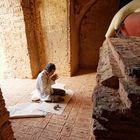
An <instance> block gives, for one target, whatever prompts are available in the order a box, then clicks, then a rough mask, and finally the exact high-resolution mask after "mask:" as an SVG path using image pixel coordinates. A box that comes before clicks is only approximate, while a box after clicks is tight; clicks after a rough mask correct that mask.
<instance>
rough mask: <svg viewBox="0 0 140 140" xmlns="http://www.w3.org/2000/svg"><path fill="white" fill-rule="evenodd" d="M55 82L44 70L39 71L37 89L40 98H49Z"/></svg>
mask: <svg viewBox="0 0 140 140" xmlns="http://www.w3.org/2000/svg"><path fill="white" fill-rule="evenodd" d="M53 84H55V82H54V81H53V80H51V78H50V77H49V76H48V75H47V72H46V71H45V70H43V71H42V72H40V73H39V75H38V76H37V79H36V89H37V92H38V94H39V97H40V100H48V99H49V96H50V95H51V94H52V93H53V89H52V87H51V86H52V85H53Z"/></svg>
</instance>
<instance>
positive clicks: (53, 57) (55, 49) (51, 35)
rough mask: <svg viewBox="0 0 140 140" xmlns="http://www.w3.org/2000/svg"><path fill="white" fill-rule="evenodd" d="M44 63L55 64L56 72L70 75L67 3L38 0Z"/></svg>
mask: <svg viewBox="0 0 140 140" xmlns="http://www.w3.org/2000/svg"><path fill="white" fill-rule="evenodd" d="M39 2H40V3H39ZM38 3H39V5H38V6H39V7H38V10H39V12H40V18H41V25H42V32H43V38H44V42H45V43H44V45H45V47H44V48H45V54H46V61H47V62H53V63H55V64H56V67H57V71H58V73H60V74H63V75H70V46H69V44H70V43H69V19H68V8H67V6H68V5H67V1H65V0H60V1H59V2H58V0H44V1H41V0H38Z"/></svg>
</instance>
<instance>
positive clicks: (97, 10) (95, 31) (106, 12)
mask: <svg viewBox="0 0 140 140" xmlns="http://www.w3.org/2000/svg"><path fill="white" fill-rule="evenodd" d="M77 1H78V0H77ZM86 2H87V0H83V1H80V3H79V5H78V6H77V7H78V8H79V9H80V8H81V7H82V6H83V5H86V4H85V3H86ZM118 7H119V1H118V0H107V1H103V0H97V2H96V4H95V5H93V6H92V7H91V8H90V9H89V10H88V12H87V13H86V14H85V15H84V17H83V20H82V22H81V27H80V49H79V54H80V56H79V61H80V62H79V63H80V67H81V68H90V69H94V70H96V69H97V65H98V61H99V49H100V47H101V45H102V42H103V41H104V39H105V38H104V36H105V33H106V31H107V29H108V26H109V24H110V22H111V20H112V18H113V16H114V14H115V13H116V11H117V10H118ZM78 8H77V10H78Z"/></svg>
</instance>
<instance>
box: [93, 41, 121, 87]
mask: <svg viewBox="0 0 140 140" xmlns="http://www.w3.org/2000/svg"><path fill="white" fill-rule="evenodd" d="M119 77H122V74H121V71H120V69H119V67H118V64H117V62H116V61H115V59H114V57H113V55H112V52H111V50H110V48H109V46H108V43H107V41H104V43H103V46H102V47H101V48H100V60H99V63H98V68H97V77H96V79H97V82H98V83H101V84H103V85H104V86H107V87H111V88H115V89H118V88H119V80H118V78H119Z"/></svg>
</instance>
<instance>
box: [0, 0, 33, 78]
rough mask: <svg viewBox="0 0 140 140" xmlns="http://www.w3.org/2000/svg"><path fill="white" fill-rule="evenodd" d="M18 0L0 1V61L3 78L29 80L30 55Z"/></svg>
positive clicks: (30, 74)
mask: <svg viewBox="0 0 140 140" xmlns="http://www.w3.org/2000/svg"><path fill="white" fill-rule="evenodd" d="M27 46H28V44H27V38H26V32H25V22H24V16H23V11H22V7H21V5H20V1H19V0H14V1H13V0H4V1H0V52H1V53H2V54H1V55H0V60H1V62H3V63H2V64H1V65H2V66H1V67H2V69H3V75H2V74H1V75H2V76H3V77H4V78H7V77H21V78H26V77H28V78H31V77H32V72H31V66H30V59H29V57H30V54H29V52H28V47H27Z"/></svg>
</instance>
